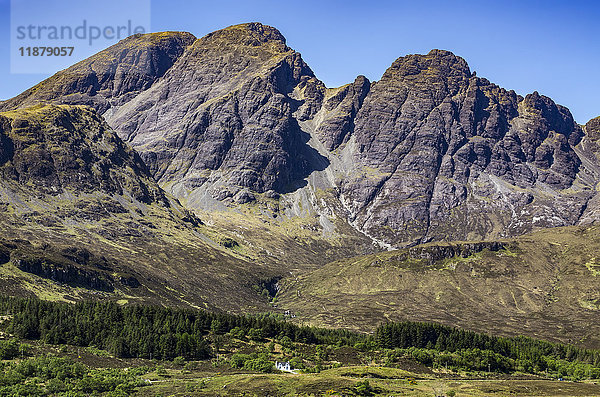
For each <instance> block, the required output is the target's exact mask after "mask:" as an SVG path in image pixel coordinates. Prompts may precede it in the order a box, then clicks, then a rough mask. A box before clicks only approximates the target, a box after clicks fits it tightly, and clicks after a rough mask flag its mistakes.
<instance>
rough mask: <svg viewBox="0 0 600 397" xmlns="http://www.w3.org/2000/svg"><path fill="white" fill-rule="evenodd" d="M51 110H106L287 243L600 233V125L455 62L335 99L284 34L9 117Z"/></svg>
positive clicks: (71, 84)
mask: <svg viewBox="0 0 600 397" xmlns="http://www.w3.org/2000/svg"><path fill="white" fill-rule="evenodd" d="M84 69H85V70H87V71H89V73H88V74H85V76H86V77H85V78H77V79H75V80H68V78H71V77H72V76H82V75H83V74H82V72H81V71H82V70H84ZM140 70H141V71H143V73H140V72H139V71H140ZM69 76H70V77H69ZM140 76H144V77H143V78H142V77H140ZM66 80H68V81H67V83H65V81H66ZM46 100H51V101H56V102H70V103H89V104H92V105H93V106H95V107H96V109H98V110H99V111H100V112H102V113H103V116H104V118H105V119H106V120H107V122H108V123H109V124H110V125H111V126H112V127H113V128H114V129H115V130H116V131H117V133H118V134H119V136H120V137H121V138H122V139H123V140H125V141H126V142H127V143H129V144H130V145H131V146H132V147H133V148H134V149H135V150H136V151H137V152H138V153H139V155H140V157H141V158H142V159H143V161H144V162H145V164H146V165H147V167H148V169H149V171H150V173H151V175H152V176H153V177H154V178H155V179H156V180H157V181H158V182H159V184H160V185H161V186H162V187H163V188H164V189H165V190H167V191H168V192H169V193H171V194H173V195H174V196H176V197H177V198H179V199H180V200H181V201H182V203H184V205H186V206H187V207H188V208H190V209H193V210H195V211H198V213H202V211H209V212H210V213H215V210H218V211H222V212H224V213H227V212H228V211H229V213H231V211H233V213H238V212H239V211H238V210H239V209H240V208H242V209H243V210H244V211H246V213H248V212H249V213H251V215H249V216H250V217H251V218H253V219H260V222H263V223H264V222H267V223H273V224H274V227H275V228H277V229H278V231H277V233H278V234H279V235H281V234H285V233H287V231H286V230H288V229H285V230H284V229H282V227H283V226H282V223H281V222H286V221H292V220H294V219H298V218H303V219H304V220H303V221H302V228H303V230H312V231H313V234H312V235H313V237H314V236H336V238H337V237H341V238H353V239H354V240H353V241H359V240H360V241H364V240H365V239H367V238H368V239H370V240H372V241H375V242H378V243H379V245H381V246H385V247H390V246H396V247H399V246H405V245H413V244H417V243H421V242H427V241H432V240H438V241H439V240H457V239H459V240H465V239H482V238H496V237H502V236H515V235H520V234H523V233H525V232H527V231H529V230H532V229H533V228H538V227H540V228H541V227H552V226H563V225H572V224H577V223H578V222H586V223H588V222H593V221H595V219H596V218H597V211H596V210H595V209H596V207H597V205H596V201H599V200H597V199H593V197H594V196H595V185H596V183H597V182H598V180H600V172H599V170H598V169H597V167H596V166H595V164H596V163H597V160H596V158H595V155H594V154H593V153H594V152H593V151H592V150H591V149H589V148H588V147H586V146H585V145H584V143H585V142H588V141H589V142H590V145H592V144H593V145H597V144H596V143H595V142H596V140H597V138H593V137H592V136H593V134H594V132H593V131H595V130H594V128H595V127H594V125H595V124H594V122H590V123H591V124H590V126H589V127H588V128H587V130H588V134H589V135H590V137H589V138H584V131H583V130H582V128H581V127H580V126H579V125H577V124H576V123H575V122H574V120H573V118H572V116H571V114H570V112H569V111H568V109H566V108H564V107H562V106H560V105H556V104H555V103H554V102H553V101H552V100H551V99H550V98H547V97H544V96H542V95H540V94H538V93H537V92H534V93H533V94H529V95H527V96H525V97H521V96H519V95H517V94H516V93H515V92H513V91H507V90H505V89H502V88H500V87H498V86H496V85H494V84H492V83H490V82H489V81H487V80H486V79H483V78H479V77H477V76H475V74H474V73H472V72H471V71H470V70H469V67H468V65H467V63H466V62H465V60H463V59H462V58H460V57H458V56H456V55H454V54H452V53H450V52H447V51H441V50H433V51H431V52H430V53H429V54H427V55H408V56H405V57H401V58H398V59H397V60H396V61H395V62H394V63H393V64H392V66H390V68H389V69H388V70H387V71H386V72H385V73H384V75H383V76H382V78H381V79H380V80H379V81H377V82H374V83H371V82H369V81H368V80H367V79H366V78H364V77H362V76H359V77H358V78H357V79H356V80H355V81H354V82H353V83H352V84H348V85H346V86H343V87H339V88H333V89H331V88H326V87H325V86H324V84H323V83H322V82H320V81H319V80H318V79H317V78H316V77H315V76H314V74H313V72H312V71H311V70H310V68H309V67H308V66H307V65H306V63H305V62H304V61H303V60H302V58H301V56H300V54H299V53H297V52H295V51H294V50H292V49H290V48H289V47H287V45H286V42H285V39H284V37H283V36H282V35H281V33H280V32H279V31H277V30H276V29H274V28H272V27H269V26H265V25H261V24H259V23H250V24H242V25H236V26H232V27H229V28H226V29H223V30H219V31H217V32H214V33H211V34H209V35H207V36H205V37H203V38H201V39H198V40H195V41H194V40H193V37H192V36H191V35H189V34H184V33H162V34H150V35H145V36H134V37H132V38H129V39H126V40H124V41H122V42H121V43H119V44H117V45H115V46H113V47H111V48H109V49H107V50H105V51H103V52H101V53H99V54H97V55H95V56H94V57H92V58H90V59H89V60H86V61H83V62H81V63H79V64H77V65H75V66H73V68H71V69H67V71H65V72H61V73H59V74H57V75H56V76H53V77H52V78H50V79H48V80H47V81H46V82H43V83H41V84H40V85H38V86H36V87H34V88H32V89H31V90H28V91H27V92H25V93H24V94H22V95H21V96H19V97H17V98H14V99H12V100H9V101H6V102H5V103H2V104H0V106H1V107H2V108H5V109H7V108H14V107H19V106H25V105H27V104H31V103H36V102H39V101H46ZM596 124H597V123H596ZM582 142H583V143H582ZM590 145H588V146H590ZM241 206H243V207H241ZM210 216H213V215H210ZM214 216H216V215H214ZM277 217H278V219H279V220H281V221H277V222H274V221H273V220H274V219H275V218H277ZM307 217H308V218H310V219H312V220H310V221H307V220H306V219H307ZM217 218H218V216H217ZM225 218H227V216H226V217H225ZM225 218H220V220H219V219H216V220H215V222H216V223H219V222H221V223H222V224H223V226H224V227H230V228H231V230H235V229H239V226H240V225H239V223H238V224H236V222H241V223H242V224H243V223H246V222H248V219H249V218H248V217H246V218H244V219H242V220H239V221H235V220H231V216H229V218H228V219H229V220H227V221H224V220H223V219H225ZM315 219H316V221H314V220H315ZM227 222H229V224H228V223H227ZM278 222H279V223H278ZM365 236H366V237H365ZM240 238H242V239H244V238H250V237H248V234H246V235H245V236H240ZM361 239H362V240H361ZM254 243H257V244H262V243H260V242H257V241H254ZM361 244H363V243H360V244H359V245H361ZM364 249H366V248H361V250H364Z"/></svg>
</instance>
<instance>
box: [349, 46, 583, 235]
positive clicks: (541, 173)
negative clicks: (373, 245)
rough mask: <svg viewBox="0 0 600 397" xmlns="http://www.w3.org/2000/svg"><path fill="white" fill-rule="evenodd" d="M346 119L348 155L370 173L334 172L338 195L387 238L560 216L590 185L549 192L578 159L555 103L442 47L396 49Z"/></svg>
mask: <svg viewBox="0 0 600 397" xmlns="http://www.w3.org/2000/svg"><path fill="white" fill-rule="evenodd" d="M354 123H355V128H354V131H353V135H352V136H353V137H354V144H355V149H354V151H353V153H352V155H353V157H354V159H355V161H356V163H358V164H361V165H362V167H363V168H368V169H374V170H377V171H376V173H372V175H371V176H370V177H369V178H366V177H365V175H364V174H363V175H357V176H355V177H352V178H350V179H347V180H345V181H344V182H343V183H342V185H341V191H342V195H344V196H346V197H348V199H349V200H350V202H351V209H352V213H353V214H355V215H354V216H356V218H357V220H358V224H359V225H361V227H362V228H364V229H365V230H368V231H369V232H370V233H371V234H374V235H380V236H385V237H386V239H388V240H390V241H395V242H407V241H412V242H425V241H429V240H452V239H465V238H485V237H498V236H503V235H515V234H520V233H523V232H525V231H527V230H526V229H527V228H529V227H531V225H533V226H542V227H545V226H558V225H563V224H572V223H575V222H577V219H578V217H579V215H580V214H581V212H582V210H583V208H584V207H585V204H586V200H587V199H588V198H589V196H590V194H591V192H587V193H583V194H581V195H574V194H573V195H570V194H561V193H559V192H560V191H562V190H564V189H568V188H570V187H571V186H572V185H573V183H574V182H575V180H576V177H577V174H578V172H579V171H580V166H581V160H580V159H579V158H578V156H577V155H576V153H575V151H574V149H573V148H574V147H575V146H576V145H577V144H578V143H579V141H580V140H581V138H582V136H583V132H582V130H581V128H580V127H579V126H578V125H577V124H576V123H575V122H574V121H573V118H572V117H571V115H570V113H569V111H568V110H567V109H566V108H564V107H561V106H559V105H556V104H554V102H552V101H551V100H550V99H549V98H547V97H543V96H540V95H539V94H538V93H537V92H534V93H533V94H530V95H527V96H526V97H525V98H522V97H519V96H518V95H516V94H515V93H514V92H513V91H506V90H504V89H502V88H500V87H498V86H495V85H493V84H491V83H489V82H488V81H487V80H485V79H481V78H478V77H476V76H474V75H472V74H471V72H470V71H469V68H468V66H467V64H466V62H465V61H464V60H463V59H462V58H459V57H457V56H455V55H453V54H452V53H449V52H446V51H439V50H433V51H431V52H430V53H429V54H427V55H425V56H423V55H410V56H406V57H403V58H399V59H397V60H396V61H395V62H394V63H393V64H392V66H391V67H390V68H389V69H388V70H387V71H386V72H385V74H384V75H383V77H382V78H381V80H380V81H378V82H377V83H374V84H373V86H372V88H371V90H370V92H369V94H368V95H367V97H366V98H365V100H364V103H363V105H362V107H361V108H360V111H359V112H358V114H357V116H356V119H355V121H354ZM549 192H552V193H551V195H552V196H553V197H552V199H551V200H550V202H548V200H547V196H548V193H549Z"/></svg>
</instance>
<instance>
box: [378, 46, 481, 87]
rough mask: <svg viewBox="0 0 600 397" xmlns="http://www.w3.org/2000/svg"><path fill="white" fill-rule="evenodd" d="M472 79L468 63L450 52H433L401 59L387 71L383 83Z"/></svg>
mask: <svg viewBox="0 0 600 397" xmlns="http://www.w3.org/2000/svg"><path fill="white" fill-rule="evenodd" d="M469 77H471V71H470V69H469V65H468V64H467V62H466V61H465V60H464V59H463V58H461V57H459V56H456V55H454V54H453V53H452V52H450V51H445V50H435V49H434V50H431V51H430V52H429V53H428V54H427V55H420V54H413V55H406V56H403V57H400V58H398V59H396V60H395V61H394V63H392V65H391V66H390V67H389V68H388V70H386V72H385V73H384V75H383V77H382V78H381V80H382V81H385V80H388V79H402V80H407V81H423V80H424V81H425V82H428V83H431V82H434V81H436V80H442V79H443V80H465V79H468V78H469Z"/></svg>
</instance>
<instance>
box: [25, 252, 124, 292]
mask: <svg viewBox="0 0 600 397" xmlns="http://www.w3.org/2000/svg"><path fill="white" fill-rule="evenodd" d="M14 263H15V266H16V267H17V268H18V269H20V270H22V271H24V272H27V273H32V274H35V275H37V276H40V277H43V278H48V279H51V280H53V281H56V282H59V283H64V284H68V285H71V286H74V287H83V288H89V289H95V290H100V291H113V290H114V286H113V281H114V280H112V277H111V276H110V275H108V274H105V273H103V272H99V271H95V270H91V269H86V268H83V267H81V266H75V265H73V264H69V263H60V262H53V261H51V260H48V259H46V258H19V259H15V260H14Z"/></svg>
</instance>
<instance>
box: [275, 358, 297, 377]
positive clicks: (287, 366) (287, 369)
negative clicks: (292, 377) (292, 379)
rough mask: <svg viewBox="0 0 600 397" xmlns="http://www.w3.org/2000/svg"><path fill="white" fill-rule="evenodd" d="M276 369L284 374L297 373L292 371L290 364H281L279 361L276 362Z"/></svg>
mask: <svg viewBox="0 0 600 397" xmlns="http://www.w3.org/2000/svg"><path fill="white" fill-rule="evenodd" d="M275 368H277V369H278V370H279V371H283V372H292V373H294V374H295V373H296V371H295V370H293V369H292V367H291V366H290V362H289V361H286V362H284V363H283V362H282V363H280V362H279V361H275Z"/></svg>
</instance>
